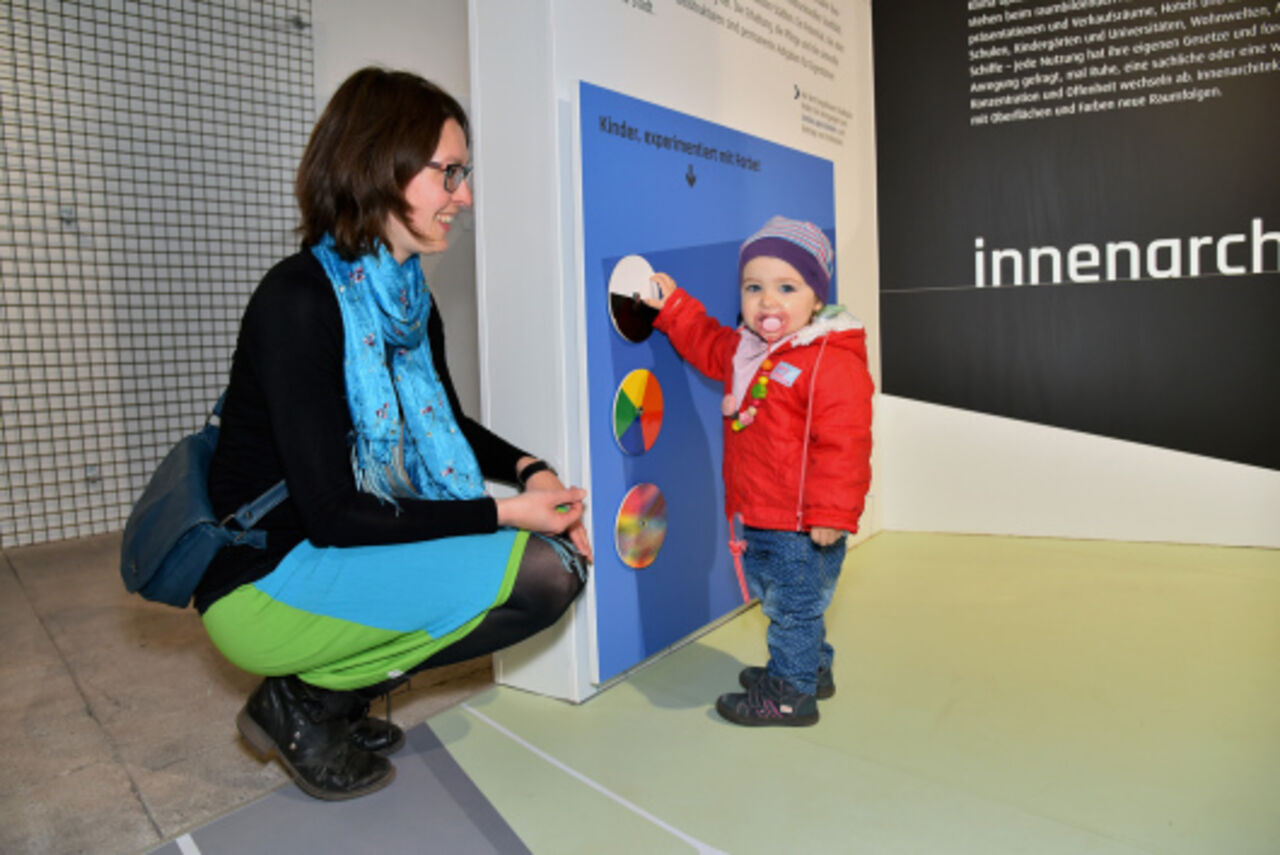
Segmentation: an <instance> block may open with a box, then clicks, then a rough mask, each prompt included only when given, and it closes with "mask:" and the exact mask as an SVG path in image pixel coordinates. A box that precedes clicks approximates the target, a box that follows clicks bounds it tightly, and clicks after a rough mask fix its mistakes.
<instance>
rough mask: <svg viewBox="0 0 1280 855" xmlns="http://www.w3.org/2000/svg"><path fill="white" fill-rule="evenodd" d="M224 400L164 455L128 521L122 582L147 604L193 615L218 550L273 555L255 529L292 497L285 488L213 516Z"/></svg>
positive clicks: (278, 487)
mask: <svg viewBox="0 0 1280 855" xmlns="http://www.w3.org/2000/svg"><path fill="white" fill-rule="evenodd" d="M225 398H226V394H225V393H223V395H222V397H220V398H218V403H217V404H215V405H214V407H213V412H212V414H210V416H209V418H208V419H207V420H206V421H205V425H204V427H203V428H201V429H200V430H198V431H196V432H195V433H193V434H188V435H187V436H184V437H183V438H182V439H180V440H179V441H178V444H177V445H175V446H174V447H173V448H172V449H171V450H170V451H169V453H168V454H167V455H165V458H164V460H162V461H160V465H159V466H158V467H156V471H155V472H154V473H152V475H151V480H150V481H149V482H147V488H146V489H145V490H144V491H143V492H142V497H141V498H139V499H138V501H137V502H136V503H135V504H134V506H133V510H132V511H131V512H130V513H129V521H128V522H127V523H126V524H125V527H124V542H123V544H122V546H121V551H120V575H121V576H122V577H123V579H124V586H125V588H126V589H127V590H128V591H131V592H134V591H136V592H137V593H139V594H141V595H142V596H143V597H145V598H146V599H148V600H155V601H156V602H160V603H167V604H169V605H171V606H177V607H179V608H186V607H187V605H188V604H189V603H190V602H191V597H192V595H193V594H194V593H195V590H196V586H197V585H198V584H200V579H201V578H202V577H203V576H204V573H205V570H207V569H208V567H209V562H211V561H212V560H213V556H214V555H216V554H217V552H218V550H219V549H221V548H222V547H224V546H227V545H229V544H233V543H239V544H247V545H249V546H253V547H256V548H257V549H264V548H265V547H266V545H267V534H266V532H263V531H254V530H253V526H254V525H255V524H256V523H257V522H258V520H260V519H262V517H264V516H266V514H267V513H268V512H269V511H271V510H272V509H273V508H275V507H276V506H277V505H279V504H280V503H281V502H283V501H284V500H285V499H286V498H287V497H288V495H289V488H288V486H287V485H286V484H285V482H284V481H283V480H281V481H280V483H278V484H276V485H275V486H273V487H272V488H271V489H269V490H267V491H266V492H265V493H263V494H262V495H261V496H259V497H258V498H256V499H254V500H253V501H251V502H249V503H247V504H245V505H243V506H242V507H241V508H240V509H239V510H237V511H236V512H235V513H234V514H231V515H230V516H228V517H227V518H226V519H224V520H221V521H219V520H218V519H217V518H216V517H215V516H214V515H213V504H212V503H211V502H210V501H209V463H210V461H211V460H212V459H213V449H214V447H215V446H216V445H217V444H218V429H219V424H220V420H221V416H222V402H223V400H224V399H225ZM233 523H234V527H232V524H233Z"/></svg>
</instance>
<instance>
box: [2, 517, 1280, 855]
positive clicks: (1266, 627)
mask: <svg viewBox="0 0 1280 855" xmlns="http://www.w3.org/2000/svg"><path fill="white" fill-rule="evenodd" d="M118 555H119V536H118V535H111V536H101V537H96V538H85V539H83V540H78V541H67V542H64V543H60V544H48V545H43V546H37V547H26V548H23V549H20V550H5V551H4V553H3V555H2V556H0V559H2V560H0V650H3V652H4V655H3V656H0V853H4V855H9V853H22V855H25V853H40V855H43V853H59V855H61V853H72V852H85V853H93V855H103V854H104V853H106V854H107V855H109V854H110V853H137V852H145V851H149V850H150V849H152V848H154V847H156V846H158V845H159V844H160V843H162V842H164V841H166V840H171V839H173V838H174V837H176V836H177V835H178V834H180V833H182V832H184V831H189V830H191V829H192V828H196V827H199V826H202V825H204V824H206V823H208V822H210V821H211V820H214V819H216V818H217V817H220V816H224V815H225V814H227V813H228V812H229V811H232V810H234V809H236V808H237V807H240V806H243V805H245V804H247V803H249V802H251V801H253V800H255V799H257V798H259V797H261V796H262V795H264V794H266V793H269V792H270V791H271V790H273V789H274V788H276V787H279V786H282V785H283V786H292V785H291V784H287V783H285V781H286V779H285V776H284V774H283V773H282V772H281V771H280V769H279V767H278V766H277V765H276V764H265V765H264V764H262V763H260V762H259V761H258V760H257V759H256V758H254V757H253V756H251V755H250V754H249V752H248V751H247V750H246V749H245V748H244V747H243V745H242V744H241V743H240V741H239V740H238V739H237V737H236V733H235V727H234V724H233V719H234V717H235V714H236V711H237V710H238V709H239V707H240V705H241V704H242V703H243V699H244V696H245V694H246V693H247V692H248V691H249V689H250V688H251V687H252V686H253V685H254V683H255V682H256V680H255V678H252V677H250V676H249V675H246V674H243V673H241V672H238V671H237V670H236V669H234V668H232V667H231V666H229V665H227V664H226V662H225V660H223V659H222V658H221V657H220V656H218V655H217V653H216V652H215V651H213V650H212V648H211V647H210V645H209V644H208V641H207V637H206V636H205V634H204V632H203V630H202V628H201V626H200V624H199V620H198V618H197V616H196V615H195V614H194V612H191V611H189V610H188V611H185V612H182V611H178V610H175V609H170V608H168V607H165V606H159V605H155V604H151V603H146V602H144V601H142V600H141V599H139V598H138V597H135V596H131V595H128V594H125V593H124V590H123V588H122V587H121V586H120V583H119V577H118V571H117V562H118ZM829 617H830V620H829V624H830V630H831V635H832V640H833V642H834V644H835V646H836V648H837V659H836V680H837V683H838V691H837V694H836V696H835V697H834V698H833V699H831V700H829V701H824V702H823V703H822V706H821V710H822V721H821V722H820V723H819V724H818V725H817V726H815V727H812V728H804V729H795V730H791V729H788V730H780V729H763V730H762V729H745V728H738V727H735V726H732V725H728V724H726V723H724V722H722V721H720V720H719V719H718V718H717V717H716V715H715V713H714V712H712V711H711V702H712V700H713V699H714V697H715V696H716V695H717V694H718V693H720V692H723V691H730V690H732V689H734V688H735V686H734V683H735V680H736V674H737V671H738V669H739V668H740V667H741V666H742V665H745V664H758V663H761V662H763V661H764V623H763V620H762V619H761V617H760V614H759V612H758V610H751V611H748V612H747V613H745V614H744V615H742V616H740V617H739V618H737V619H735V620H733V621H731V622H729V623H727V624H725V625H723V626H721V627H720V628H718V629H717V630H715V631H714V632H712V633H710V634H708V635H706V636H704V637H703V638H701V639H700V640H698V641H697V642H695V643H693V644H690V645H688V646H686V647H684V648H681V649H680V650H678V651H676V652H675V653H673V654H671V655H670V656H667V657H665V658H663V659H660V660H658V661H656V662H654V663H652V664H650V665H648V666H646V667H644V668H643V669H641V670H640V671H638V672H637V673H635V674H633V675H632V676H631V677H629V678H628V679H627V680H626V681H624V682H622V683H621V684H619V685H617V686H614V687H612V688H609V689H607V690H606V691H604V692H603V693H601V694H600V695H599V696H597V697H596V698H593V699H592V700H590V701H589V702H587V703H585V704H583V705H581V706H573V705H570V704H567V703H564V702H561V701H556V700H550V699H546V698H540V697H536V696H532V695H529V694H525V693H523V692H519V691H515V690H511V689H505V688H493V687H492V684H491V683H489V682H488V681H489V673H490V672H489V669H488V667H487V663H484V662H481V663H464V664H463V665H461V666H456V670H450V673H448V674H443V675H435V676H436V677H438V678H440V679H443V680H444V682H441V683H439V684H437V685H425V686H423V685H418V686H417V687H416V688H415V690H414V692H410V693H402V695H401V700H400V701H398V702H397V704H396V713H395V715H396V718H397V719H398V720H399V721H400V722H401V723H402V724H404V725H405V726H406V727H408V726H411V725H413V724H415V723H417V722H419V721H422V720H424V719H427V720H428V721H429V722H430V725H431V727H432V728H433V729H434V730H435V731H436V732H437V733H438V734H439V736H440V738H441V739H443V740H444V741H445V743H446V744H447V745H448V747H449V750H450V751H451V752H452V753H453V755H454V756H455V757H456V758H457V759H458V761H459V762H460V763H461V764H462V765H463V767H464V768H465V769H466V770H467V772H468V773H469V774H470V775H471V776H472V778H473V779H474V780H475V781H476V782H477V783H478V784H479V785H480V787H481V788H482V789H483V790H484V792H485V793H486V794H487V795H488V797H489V798H490V799H491V800H492V802H493V803H494V805H495V806H496V807H497V808H498V810H499V811H500V812H501V813H502V815H503V816H504V817H506V819H507V821H508V822H509V823H510V824H511V825H512V827H513V828H514V829H515V831H516V832H517V833H518V834H519V835H520V837H521V838H522V839H523V840H525V841H526V842H527V844H528V845H529V847H530V848H531V849H532V850H533V852H534V853H537V855H573V853H591V855H595V853H611V855H612V853H666V852H693V851H697V848H696V846H695V842H700V843H701V844H703V846H704V849H703V850H702V851H706V852H714V851H716V850H719V851H723V852H731V853H734V854H735V855H751V853H766V852H767V853H787V855H791V853H805V855H808V853H818V855H830V853H873V855H882V853H911V855H967V853H981V855H1003V853H1019V852H1020V853H1028V854H1029V855H1052V853H1113V852H1124V853H1196V855H1255V853H1256V855H1277V854H1278V853H1280V551H1277V550H1251V549H1221V548H1206V547H1194V546H1164V545H1140V544H1123V543H1103V542H1080V541H1061V540H1036V539H1014V538H996V537H961V536H945V535H909V534H898V533H888V534H881V535H879V536H877V537H875V538H872V539H871V540H870V541H868V542H866V543H864V544H862V545H860V546H858V547H857V548H856V549H854V550H853V551H852V552H851V554H850V556H849V558H848V560H847V562H846V565H845V572H844V576H843V578H842V579H841V582H840V585H839V588H838V589H837V592H836V601H835V603H834V604H833V606H832V608H831V610H830V613H829ZM477 664H478V665H479V666H482V669H481V670H476V667H477ZM419 682H421V681H415V683H419ZM459 701H461V702H462V703H461V704H459ZM442 708H447V709H445V711H444V712H439V710H441V709H442ZM481 716H483V718H482V717H481ZM490 722H492V723H493V724H496V725H498V726H500V727H503V728H506V729H507V730H508V731H509V732H510V735H508V734H505V733H502V732H500V731H498V730H496V729H495V728H494V727H493V726H491V724H490ZM515 739H519V740H523V743H524V744H522V743H521V742H517V741H514V740H515ZM526 744H527V745H528V746H530V747H526ZM531 748H532V749H536V750H537V751H540V752H543V755H539V754H536V753H533V750H531ZM547 758H550V759H547ZM557 763H558V764H561V765H555V764H557ZM566 768H567V769H568V770H571V771H566ZM573 773H576V774H577V775H579V776H582V777H575V776H574V774H573ZM583 778H585V779H586V780H585V781H584V780H583ZM615 798H617V799H623V800H625V802H626V803H629V805H630V806H628V805H627V804H626V803H620V802H619V801H617V800H615ZM642 812H646V813H647V814H648V816H649V817H651V818H652V819H650V818H646V817H645V815H644V814H643V813H642ZM679 835H683V837H681V836H679ZM691 841H693V842H691ZM375 842H376V841H375ZM375 842H371V848H370V850H369V851H378V850H377V847H376V845H374V843H375ZM423 851H424V852H429V851H431V848H430V846H429V845H427V844H426V843H424V849H423Z"/></svg>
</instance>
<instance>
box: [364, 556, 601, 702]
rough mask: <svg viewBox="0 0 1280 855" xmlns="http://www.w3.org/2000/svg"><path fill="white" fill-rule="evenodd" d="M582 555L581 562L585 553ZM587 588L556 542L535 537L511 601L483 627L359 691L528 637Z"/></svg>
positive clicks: (387, 687)
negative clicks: (567, 565)
mask: <svg viewBox="0 0 1280 855" xmlns="http://www.w3.org/2000/svg"><path fill="white" fill-rule="evenodd" d="M570 549H572V547H570ZM574 554H575V556H576V553H574ZM576 557H578V558H579V560H581V557H580V556H576ZM582 566H584V567H585V566H586V562H585V561H582ZM582 586H583V582H582V580H581V579H579V578H578V575H577V574H576V573H574V572H572V571H570V570H568V569H566V568H565V566H564V563H563V562H562V561H561V560H560V555H559V553H558V552H557V551H556V550H555V548H554V547H552V546H551V544H549V543H547V542H546V541H545V540H543V539H542V538H541V537H536V536H530V538H529V542H528V544H527V545H526V546H525V550H524V556H523V557H522V558H521V559H520V566H519V567H518V568H517V569H516V580H515V583H514V584H513V585H512V588H511V595H510V596H509V597H507V601H506V602H505V603H503V604H502V605H500V606H498V607H496V608H494V609H491V610H490V611H489V613H488V614H487V615H485V617H484V620H482V621H480V625H479V626H477V627H476V628H475V629H473V630H471V632H469V633H467V635H465V636H464V637H463V638H461V639H459V640H458V641H456V642H455V643H453V644H450V645H449V646H448V647H446V648H444V649H443V650H441V651H439V652H438V653H436V654H435V655H434V656H431V657H428V658H427V659H426V660H424V661H423V662H421V663H419V664H418V665H415V666H414V667H413V668H411V669H409V670H408V671H407V672H405V674H404V676H403V677H397V678H396V679H394V680H386V681H384V682H382V683H378V684H377V685H374V686H369V687H367V688H364V689H360V690H359V692H360V694H361V695H364V696H366V697H377V696H378V695H381V694H383V693H385V692H389V691H391V689H393V688H395V687H396V686H398V685H400V684H401V683H403V682H404V681H405V680H407V679H409V678H410V677H412V676H413V675H414V674H417V673H419V672H421V671H425V670H427V669H429V668H439V667H440V666H442V665H453V664H455V663H457V662H464V661H466V660H467V659H474V658H475V657H477V656H483V655H484V654H486V653H493V652H494V651H495V650H501V649H502V648H504V647H510V646H511V645H512V644H515V643H516V642H517V641H524V640H525V639H526V638H528V637H529V636H531V635H534V634H535V633H538V632H541V631H542V630H544V629H546V628H547V627H549V626H551V624H553V623H555V622H556V621H557V620H558V619H559V618H560V615H562V614H564V612H565V609H567V608H569V604H570V603H572V602H573V601H574V599H575V598H576V597H577V596H578V594H579V593H581V592H582Z"/></svg>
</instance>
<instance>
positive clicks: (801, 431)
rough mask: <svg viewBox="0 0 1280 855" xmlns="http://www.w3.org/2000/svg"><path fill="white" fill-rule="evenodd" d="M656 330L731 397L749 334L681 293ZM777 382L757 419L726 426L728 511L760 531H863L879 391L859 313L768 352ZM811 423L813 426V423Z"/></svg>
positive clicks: (825, 322)
mask: <svg viewBox="0 0 1280 855" xmlns="http://www.w3.org/2000/svg"><path fill="white" fill-rule="evenodd" d="M654 326H655V327H657V328H658V329H659V330H661V331H662V332H664V333H666V335H667V336H668V337H669V338H670V339H671V343H672V345H673V346H674V347H675V349H676V351H677V352H678V353H679V354H680V355H681V356H682V357H683V358H684V359H685V360H686V361H688V362H689V363H691V364H692V365H693V366H694V367H695V368H697V369H698V370H699V371H701V372H702V373H703V374H706V375H707V376H708V377H710V378H712V379H713V380H720V381H722V382H723V383H724V389H725V394H726V395H728V394H730V393H731V392H732V387H733V357H734V353H735V352H736V351H737V348H738V342H739V339H740V336H741V333H740V332H739V331H738V330H736V329H734V328H732V327H726V326H723V325H722V324H721V323H720V322H718V321H716V320H715V319H714V318H711V317H709V316H708V315H707V313H706V309H705V308H703V305H702V304H701V303H700V302H698V300H697V299H696V298H695V297H693V296H691V295H690V294H689V293H688V292H687V291H685V290H684V289H681V288H677V289H676V290H675V292H674V293H672V295H671V296H670V297H669V298H668V299H667V302H666V305H664V306H663V308H662V311H661V312H660V313H659V314H658V318H657V320H656V321H655V322H654ZM765 364H766V365H769V366H770V367H769V368H765V367H764V366H763V365H762V368H761V370H760V371H758V372H757V375H767V376H769V377H770V380H769V381H768V383H767V386H766V389H767V391H766V394H765V397H764V398H763V399H760V400H754V401H749V403H754V404H755V405H756V415H755V419H754V421H753V422H752V423H751V424H750V425H748V426H746V427H744V428H742V429H741V430H734V429H733V428H732V422H733V418H732V417H726V418H725V420H724V472H723V476H724V484H725V506H726V508H725V510H726V511H727V513H728V515H729V517H730V518H732V517H733V516H734V515H735V514H741V515H742V520H743V522H745V523H746V524H747V525H749V526H754V527H756V528H767V529H776V530H783V531H808V530H809V529H811V528H812V527H814V526H826V527H828V528H834V529H840V530H841V531H847V532H850V533H852V532H856V531H857V530H858V518H859V517H861V516H862V508H863V504H864V502H865V500H866V495H867V488H868V487H869V486H870V485H871V394H872V392H873V391H874V386H873V384H872V380H871V375H870V373H869V372H868V371H867V348H866V331H865V330H864V329H863V327H862V324H861V322H859V321H858V320H857V319H855V318H854V317H853V316H852V315H850V314H848V313H846V312H841V313H840V314H838V315H836V316H835V317H831V318H824V319H819V320H816V321H814V322H813V323H812V324H810V325H809V326H807V327H805V328H804V329H802V330H800V331H799V332H797V333H796V334H795V335H794V336H791V337H790V338H789V339H787V340H786V341H784V342H782V343H781V344H779V345H777V346H776V348H775V349H774V350H773V351H772V352H771V353H770V354H769V357H768V362H767V363H765ZM806 426H807V427H806Z"/></svg>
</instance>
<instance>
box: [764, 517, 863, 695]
mask: <svg viewBox="0 0 1280 855" xmlns="http://www.w3.org/2000/svg"><path fill="white" fill-rule="evenodd" d="M745 537H746V541H747V551H746V552H745V553H744V554H743V562H742V563H743V572H744V573H745V574H746V577H747V588H748V590H750V592H751V594H752V596H755V597H759V598H760V605H761V608H762V609H763V610H764V614H765V617H767V618H768V619H769V632H768V636H767V641H768V644H769V673H770V674H772V675H774V676H775V677H781V678H782V679H784V680H786V681H787V682H788V683H790V684H791V685H792V686H794V687H795V688H796V689H798V690H799V691H801V692H803V693H804V694H807V695H812V694H815V693H816V692H817V680H818V668H819V667H823V668H830V667H831V659H832V657H833V656H834V655H835V650H834V649H833V648H832V647H831V645H830V644H828V643H827V627H826V624H825V622H824V621H823V613H824V612H826V610H827V606H828V605H829V604H830V603H831V596H832V594H834V593H835V589H836V580H837V579H839V578H840V565H841V564H842V563H843V562H844V553H845V539H846V538H843V537H842V538H840V539H839V540H837V541H836V542H835V543H833V544H831V545H830V546H818V545H817V544H815V543H814V542H813V541H812V540H810V539H809V534H808V532H800V531H774V530H772V529H762V528H751V527H750V526H746V527H745Z"/></svg>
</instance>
